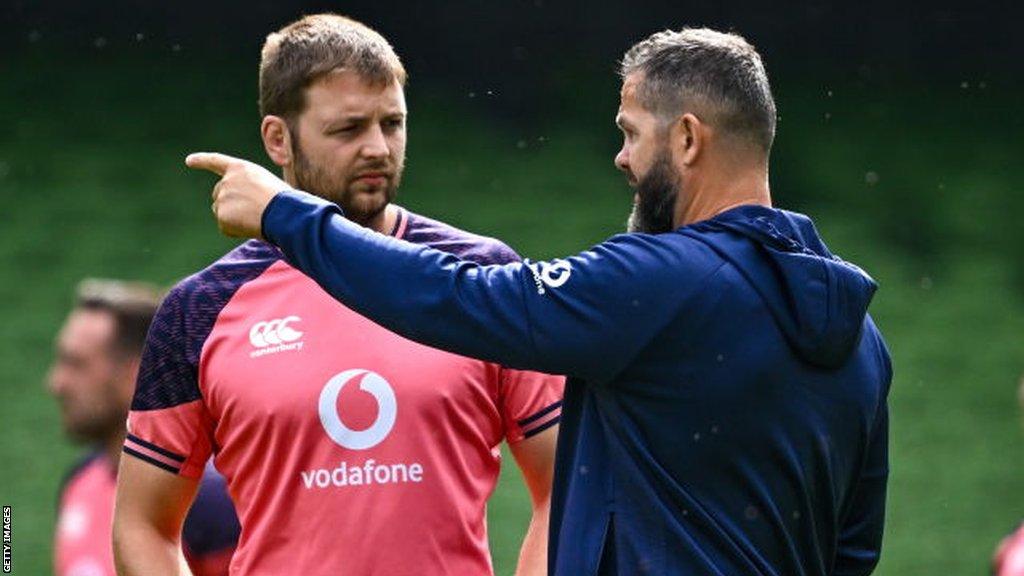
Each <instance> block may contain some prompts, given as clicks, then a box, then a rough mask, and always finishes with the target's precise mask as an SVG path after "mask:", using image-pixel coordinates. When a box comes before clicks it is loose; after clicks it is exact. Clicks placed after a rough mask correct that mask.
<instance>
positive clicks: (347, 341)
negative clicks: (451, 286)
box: [115, 15, 563, 576]
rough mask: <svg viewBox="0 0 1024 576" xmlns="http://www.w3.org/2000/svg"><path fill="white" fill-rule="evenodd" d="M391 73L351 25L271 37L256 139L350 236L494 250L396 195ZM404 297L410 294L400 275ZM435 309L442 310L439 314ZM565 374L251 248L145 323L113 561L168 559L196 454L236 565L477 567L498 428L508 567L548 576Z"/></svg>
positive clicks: (481, 570) (384, 46) (468, 571)
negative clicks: (357, 232) (391, 322)
mask: <svg viewBox="0 0 1024 576" xmlns="http://www.w3.org/2000/svg"><path fill="white" fill-rule="evenodd" d="M404 83H405V70H404V69H403V67H402V64H401V62H400V61H399V59H398V57H397V56H396V55H395V53H394V51H393V50H392V48H391V46H390V45H389V44H388V42H387V41H386V40H385V39H384V38H383V37H381V36H380V35H379V34H377V33H376V32H374V31H373V30H370V29H369V28H367V27H366V26H364V25H362V24H360V23H358V22H355V21H353V20H350V19H347V18H343V17H340V16H334V15H317V16H309V17H306V18H303V19H301V20H300V21H298V22H296V23H293V24H292V25H289V26H287V27H285V28H283V29H282V30H280V31H279V32H277V33H274V34H271V35H270V36H269V37H268V38H267V42H266V44H265V45H264V47H263V53H262V62H261V66H260V106H261V113H262V116H263V122H262V127H261V133H262V137H263V143H264V147H265V149H266V151H267V154H268V155H269V156H270V159H271V160H272V161H273V162H274V163H275V164H277V165H278V166H280V167H281V168H282V170H283V173H284V178H285V180H287V181H288V182H289V183H290V185H291V186H296V187H301V188H303V189H304V190H308V191H310V192H312V193H315V194H317V195H318V196H320V197H321V198H324V199H325V200H328V201H330V202H333V203H336V204H337V205H339V206H341V207H342V208H343V209H344V210H345V212H346V213H347V214H349V215H350V217H351V218H353V219H354V220H355V221H357V222H359V223H360V224H361V225H362V226H364V227H365V228H366V229H370V230H373V231H375V232H377V233H380V234H382V235H389V236H392V237H395V238H402V239H405V240H407V241H409V242H413V243H417V244H420V245H424V246H432V247H435V248H438V249H440V250H443V251H446V252H448V253H451V254H455V255H458V256H460V257H462V258H466V259H469V260H472V261H474V262H478V263H482V264H493V263H505V262H512V261H517V260H518V257H517V255H516V254H515V253H514V252H513V251H512V250H511V249H510V248H509V247H507V246H506V245H504V244H502V243H501V242H498V241H496V240H493V239H490V238H484V237H481V236H476V235H473V234H470V233H467V232H464V231H462V230H458V229H456V228H453V227H451V226H448V225H446V224H443V223H441V222H437V221H434V220H431V219H429V218H425V217H423V216H420V215H417V214H413V213H411V212H409V211H407V210H404V209H402V208H400V207H398V206H396V205H395V204H393V203H392V200H393V199H394V196H395V192H396V189H397V187H398V185H399V181H400V179H401V175H402V168H403V165H404V160H405V140H406V115H407V112H406V105H405V97H404V88H403V86H404ZM404 289H405V290H408V291H410V292H415V291H416V290H418V287H417V286H415V285H407V286H405V287H404ZM434 321H435V322H438V323H444V322H445V321H446V319H445V318H444V317H437V318H435V319H434ZM562 388H563V379H562V378H561V377H554V376H548V375H544V374H539V373H535V372H523V371H518V370H511V369H507V368H505V367H503V366H500V365H497V364H493V363H488V362H483V361H479V360H473V359H469V358H465V357H460V356H456V355H453V354H449V353H447V352H442V351H439V350H435V349H432V348H428V347H425V346H422V345H419V344H416V343H414V342H412V341H410V340H407V339H405V338H402V337H400V336H397V335H395V334H393V333H391V332H389V331H387V330H385V329H383V328H381V327H380V326H378V325H377V324H374V323H373V322H371V321H369V320H367V319H366V318H364V317H362V316H360V315H359V314H357V313H355V312H353V311H352V310H351V309H349V308H347V307H345V306H343V305H341V304H338V303H337V302H335V301H334V300H333V299H332V298H331V297H330V296H329V295H328V294H327V293H325V292H324V291H323V290H322V289H321V288H320V287H319V286H317V285H316V283H315V282H313V281H312V280H310V279H309V278H307V277H306V276H304V275H303V274H302V273H301V272H299V271H298V270H296V269H295V268H293V267H291V266H290V265H288V264H287V263H286V262H285V261H284V260H283V259H282V256H281V253H280V251H279V250H278V249H277V248H275V247H273V246H271V245H269V244H266V243H264V242H260V241H252V242H247V243H245V244H243V245H241V246H239V247H238V248H236V249H235V250H233V251H231V252H230V253H228V254H227V255H226V256H224V257H223V258H221V259H220V260H218V261H217V262H215V263H214V264H213V265H211V266H210V267H208V268H206V269H204V270H202V271H200V272H199V273H197V274H195V275H193V276H191V277H189V278H187V279H185V280H184V281H182V282H181V283H179V284H178V285H177V286H176V287H175V288H174V289H173V290H172V291H171V292H170V294H169V295H168V297H167V299H166V301H165V302H164V304H163V306H162V307H161V309H160V311H159V313H158V314H157V318H156V320H155V321H154V328H153V330H151V332H150V335H149V341H148V343H147V347H146V352H145V354H144V356H143V360H142V368H141V372H140V377H139V380H138V389H137V391H136V393H135V398H134V401H133V404H132V412H131V415H130V417H129V418H130V421H129V435H128V439H127V441H126V443H125V451H127V452H128V453H130V454H132V455H133V456H135V457H133V458H123V459H122V462H121V475H120V484H119V487H118V508H117V518H116V521H115V555H116V556H117V558H118V566H119V569H120V573H121V574H122V575H145V576H150V575H163V574H170V573H172V572H173V568H174V567H173V553H172V551H173V549H174V548H175V546H176V539H177V533H178V526H179V524H180V521H181V517H182V516H183V512H184V510H185V508H186V507H187V506H188V503H189V501H190V500H191V497H192V493H193V492H194V491H195V486H196V480H195V479H196V477H197V475H198V473H199V470H200V468H201V466H202V462H204V461H205V460H206V459H207V458H208V457H209V456H210V454H211V453H212V454H214V455H215V456H214V457H215V461H216V463H217V467H218V468H219V469H221V470H223V471H224V473H225V475H226V476H227V478H228V484H229V487H230V491H231V494H232V495H233V497H234V499H235V504H236V506H237V508H238V512H239V517H240V519H241V523H242V527H243V530H242V539H241V542H239V546H238V550H237V552H236V554H235V557H234V560H233V561H232V573H237V574H275V575H287V574H296V575H298V574H301V575H303V576H315V575H319V574H324V575H328V574H330V575H346V576H359V575H364V574H381V575H404V574H417V575H423V576H430V575H440V574H452V575H459V576H462V575H473V576H478V575H484V574H490V573H492V571H493V570H492V566H491V560H490V554H489V550H488V543H487V529H486V521H485V509H486V501H487V499H488V497H489V496H490V495H491V493H492V491H493V490H494V487H495V484H496V482H497V479H498V472H499V459H500V451H499V446H500V444H501V442H502V441H503V440H504V441H507V442H508V444H509V446H510V448H511V452H512V454H513V456H514V457H515V459H516V461H517V463H518V464H519V467H520V469H521V471H522V473H523V477H524V479H525V482H526V485H527V488H528V489H529V491H530V494H531V497H532V502H533V516H532V520H531V523H530V526H529V528H528V531H527V535H526V537H525V539H524V541H523V545H522V549H521V553H520V559H519V566H518V573H519V574H544V573H546V568H545V563H546V550H547V548H546V544H547V542H546V540H547V522H548V507H549V497H550V489H551V476H552V467H553V462H554V447H555V438H556V434H557V428H558V426H557V424H558V421H559V417H560V410H561V397H562Z"/></svg>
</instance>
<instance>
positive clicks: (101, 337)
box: [47, 280, 239, 576]
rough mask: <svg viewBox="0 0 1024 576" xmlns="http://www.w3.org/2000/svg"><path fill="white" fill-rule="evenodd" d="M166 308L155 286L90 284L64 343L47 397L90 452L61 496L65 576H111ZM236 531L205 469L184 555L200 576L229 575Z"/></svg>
mask: <svg viewBox="0 0 1024 576" xmlns="http://www.w3.org/2000/svg"><path fill="white" fill-rule="evenodd" d="M159 304H160V292H159V291H158V290H157V289H156V288H155V287H153V286H149V285H146V284H141V283H128V282H119V281H111V280H85V281H83V282H82V283H81V284H80V285H79V288H78V294H77V300H76V302H75V306H74V309H73V310H72V311H71V313H70V314H69V315H68V318H67V320H66V321H65V322H64V326H63V328H61V331H60V333H59V334H58V336H57V341H56V351H55V359H54V362H53V366H52V367H51V368H50V372H49V376H48V381H47V389H48V391H49V392H50V394H51V395H53V397H54V398H55V399H56V400H57V403H58V405H59V406H60V412H61V421H62V424H63V428H64V433H65V434H66V435H67V436H68V438H70V439H71V440H73V441H74V442H77V443H82V444H86V445H88V446H89V447H90V450H89V453H88V454H87V455H86V456H85V457H84V458H83V459H82V460H81V461H80V462H79V463H78V464H77V465H76V466H74V467H73V468H72V470H71V471H70V472H69V473H68V475H67V476H66V478H65V480H64V482H63V485H62V487H61V491H60V499H59V502H58V520H57V529H56V534H55V540H54V570H55V573H56V574H57V575H58V576H106V575H111V576H112V575H113V574H114V558H113V554H112V548H111V537H110V535H111V527H112V522H113V512H114V488H115V485H116V476H115V474H116V471H117V465H118V461H119V456H120V453H121V445H122V444H123V443H124V437H125V419H126V417H127V414H128V407H129V405H130V404H131V400H132V394H133V393H134V391H135V377H136V374H137V373H138V368H139V357H140V354H141V352H142V345H143V343H144V342H145V339H146V331H147V330H148V328H149V324H150V321H151V320H152V319H153V315H154V314H155V312H156V309H157V307H158V306H159ZM238 532H239V527H238V520H237V518H236V517H235V512H234V508H233V507H232V505H231V501H230V499H229V498H228V496H227V493H226V492H225V489H224V479H223V477H221V476H220V475H219V474H217V473H216V471H214V470H213V468H212V467H208V469H207V473H206V476H205V479H204V482H203V489H201V490H200V493H199V495H198V496H197V499H196V506H194V508H193V511H192V512H191V513H190V514H189V520H188V521H186V524H185V528H184V541H185V550H184V553H185V557H186V559H187V561H188V563H189V565H190V566H191V568H192V570H193V572H194V573H195V574H196V575H197V576H214V575H222V574H227V573H228V564H229V562H230V560H231V554H232V552H233V551H234V547H235V542H236V541H237V539H238Z"/></svg>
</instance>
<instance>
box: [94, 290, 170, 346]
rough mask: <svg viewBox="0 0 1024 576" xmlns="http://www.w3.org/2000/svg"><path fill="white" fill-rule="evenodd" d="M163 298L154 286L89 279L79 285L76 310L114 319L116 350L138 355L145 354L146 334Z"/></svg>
mask: <svg viewBox="0 0 1024 576" xmlns="http://www.w3.org/2000/svg"><path fill="white" fill-rule="evenodd" d="M162 298H163V293H162V291H161V290H160V289H159V288H157V287H156V286H154V285H152V284H147V283H144V282H125V281H122V280H103V279H98V278H87V279H85V280H82V281H81V282H79V283H78V290H77V292H76V299H75V308H76V309H79V310H97V311H101V312H106V313H108V314H110V315H111V316H113V317H114V324H115V330H116V333H115V334H114V342H113V344H114V349H115V350H116V351H117V352H120V353H122V354H125V355H129V356H134V355H139V354H142V348H143V346H145V344H146V333H147V332H148V331H149V325H150V323H152V322H153V316H155V315H156V311H157V308H159V307H160V301H161V300H162Z"/></svg>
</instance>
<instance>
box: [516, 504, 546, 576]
mask: <svg viewBox="0 0 1024 576" xmlns="http://www.w3.org/2000/svg"><path fill="white" fill-rule="evenodd" d="M550 510H551V503H550V501H548V502H544V503H543V504H542V505H541V506H538V507H535V508H534V510H533V517H532V518H530V525H529V527H528V528H527V529H526V536H525V537H523V545H522V547H521V548H520V549H519V564H518V566H517V567H516V576H544V575H546V574H547V569H548V519H549V517H550Z"/></svg>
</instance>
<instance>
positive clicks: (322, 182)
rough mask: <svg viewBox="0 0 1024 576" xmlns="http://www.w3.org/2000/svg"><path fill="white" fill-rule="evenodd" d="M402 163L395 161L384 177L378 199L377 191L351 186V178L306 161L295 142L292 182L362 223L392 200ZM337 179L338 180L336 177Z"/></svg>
mask: <svg viewBox="0 0 1024 576" xmlns="http://www.w3.org/2000/svg"><path fill="white" fill-rule="evenodd" d="M386 168H387V165H381V166H369V167H367V168H366V169H370V170H376V169H381V170H384V169H386ZM402 170H403V166H401V165H399V166H398V167H397V168H396V169H395V170H394V175H393V176H392V177H391V178H389V179H388V182H387V184H386V187H385V189H384V196H383V198H382V199H381V198H380V197H379V196H377V195H373V196H369V195H367V194H364V193H362V192H359V191H357V190H354V189H353V185H354V184H353V182H350V181H348V177H347V176H344V177H342V178H336V177H334V175H332V174H330V173H329V172H328V171H327V170H325V169H324V168H323V167H322V166H318V165H315V164H314V163H312V162H310V161H309V159H308V158H307V157H306V155H305V154H303V153H302V148H301V147H300V146H298V143H296V145H295V163H294V165H293V171H294V174H295V185H296V187H297V188H298V189H299V190H302V191H303V192H308V193H310V194H313V195H314V196H319V197H320V198H323V199H324V200H327V201H329V202H334V203H335V204H337V205H338V206H340V207H341V209H342V211H343V212H344V213H345V217H346V218H348V219H349V220H352V221H353V222H356V223H359V224H366V223H367V222H370V221H372V220H373V219H374V218H376V217H377V216H378V215H380V213H381V212H383V211H384V209H385V208H387V205H388V204H390V203H391V202H393V201H394V199H395V196H396V195H397V194H398V185H399V184H401V181H402ZM339 180H340V181H339Z"/></svg>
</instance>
